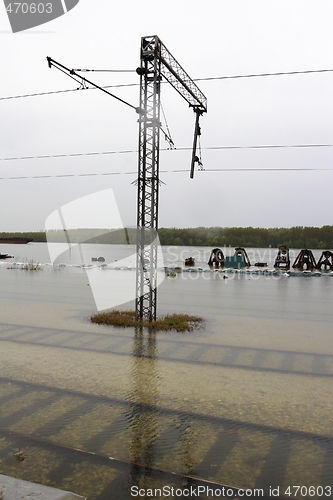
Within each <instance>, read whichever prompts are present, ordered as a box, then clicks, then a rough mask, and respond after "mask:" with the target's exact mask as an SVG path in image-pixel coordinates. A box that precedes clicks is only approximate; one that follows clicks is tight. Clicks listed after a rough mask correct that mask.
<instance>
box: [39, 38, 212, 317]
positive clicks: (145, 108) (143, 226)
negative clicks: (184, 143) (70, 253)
mask: <svg viewBox="0 0 333 500" xmlns="http://www.w3.org/2000/svg"><path fill="white" fill-rule="evenodd" d="M47 62H48V65H49V67H50V68H51V67H52V66H54V67H55V68H57V69H59V70H60V71H62V72H63V73H65V74H67V75H69V76H70V77H71V78H74V80H75V81H77V82H78V83H79V84H80V88H86V85H87V84H88V85H92V86H93V87H95V88H97V89H99V90H101V91H102V92H104V93H106V94H108V95H110V96H111V97H114V98H115V99H117V100H118V101H120V102H122V103H123V104H126V105H127V106H130V107H131V108H133V109H135V111H136V112H137V113H138V114H139V164H138V179H137V185H138V207H137V275H136V317H137V318H138V319H148V320H149V321H152V320H154V319H156V302H157V291H156V288H157V241H158V239H157V230H158V194H159V183H160V180H159V142H160V128H161V123H160V90H161V89H160V87H161V83H162V82H164V81H165V82H168V83H170V85H172V86H173V87H174V88H175V89H176V90H177V92H179V94H180V95H181V96H182V97H183V98H184V99H185V100H186V101H187V102H188V104H189V106H190V107H191V108H193V111H194V112H195V113H196V120H195V128H194V140H193V151H192V161H191V171H190V177H191V178H193V176H194V166H195V162H196V161H199V160H198V157H197V156H196V146H197V139H198V136H199V135H200V127H199V117H200V116H201V115H202V114H203V113H206V112H207V99H206V97H205V96H204V95H203V93H202V92H201V91H200V89H199V88H198V87H197V86H196V84H195V83H194V82H193V80H191V78H190V77H189V76H188V74H187V73H186V71H185V70H184V69H183V68H182V67H181V65H180V64H179V63H178V62H177V61H176V59H175V58H174V57H173V56H172V55H171V54H170V52H169V51H168V49H167V48H166V47H165V45H164V44H163V43H162V42H161V40H160V39H159V38H158V37H157V36H148V37H143V38H142V39H141V65H140V67H139V68H137V73H138V74H139V75H140V106H139V107H138V108H137V107H135V106H133V105H132V104H130V103H128V102H126V101H124V100H123V99H121V98H119V97H117V96H115V95H114V94H111V92H109V91H108V90H106V89H105V88H103V87H100V86H99V85H97V84H96V83H94V82H92V81H90V80H88V79H87V78H84V77H83V76H82V75H80V74H79V71H83V70H74V69H69V68H67V67H66V66H64V65H63V64H60V63H59V62H57V61H55V60H54V59H52V58H51V57H47Z"/></svg>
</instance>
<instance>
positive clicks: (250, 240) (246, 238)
mask: <svg viewBox="0 0 333 500" xmlns="http://www.w3.org/2000/svg"><path fill="white" fill-rule="evenodd" d="M159 237H160V241H161V244H162V245H177V246H178V245H183V246H209V247H224V246H232V247H237V246H239V247H257V248H269V247H273V248H277V247H279V246H280V245H286V246H288V247H289V248H309V249H322V250H328V249H331V248H333V226H323V227H320V228H319V227H303V226H296V227H291V228H269V229H264V228H257V227H244V228H242V227H228V228H223V227H208V228H207V227H197V228H186V229H177V228H161V229H160V230H159Z"/></svg>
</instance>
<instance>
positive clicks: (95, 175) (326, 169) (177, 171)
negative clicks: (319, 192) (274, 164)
mask: <svg viewBox="0 0 333 500" xmlns="http://www.w3.org/2000/svg"><path fill="white" fill-rule="evenodd" d="M295 171H296V172H300V171H301V172H319V171H333V168H207V169H204V170H198V172H295ZM188 172H189V170H188V169H185V168H184V169H176V170H160V173H164V174H178V173H187V174H188ZM137 174H138V172H137V171H136V170H133V171H129V172H99V173H98V172H88V173H85V174H56V175H30V176H25V175H20V176H16V177H0V180H1V181H4V180H22V179H56V178H68V177H102V176H111V175H137Z"/></svg>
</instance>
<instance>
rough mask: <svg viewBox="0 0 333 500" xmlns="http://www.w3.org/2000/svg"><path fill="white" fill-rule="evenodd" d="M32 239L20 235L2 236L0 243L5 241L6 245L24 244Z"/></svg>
mask: <svg viewBox="0 0 333 500" xmlns="http://www.w3.org/2000/svg"><path fill="white" fill-rule="evenodd" d="M30 241H33V239H32V238H22V237H14V238H2V237H0V244H1V243H6V244H8V245H26V244H27V243H30Z"/></svg>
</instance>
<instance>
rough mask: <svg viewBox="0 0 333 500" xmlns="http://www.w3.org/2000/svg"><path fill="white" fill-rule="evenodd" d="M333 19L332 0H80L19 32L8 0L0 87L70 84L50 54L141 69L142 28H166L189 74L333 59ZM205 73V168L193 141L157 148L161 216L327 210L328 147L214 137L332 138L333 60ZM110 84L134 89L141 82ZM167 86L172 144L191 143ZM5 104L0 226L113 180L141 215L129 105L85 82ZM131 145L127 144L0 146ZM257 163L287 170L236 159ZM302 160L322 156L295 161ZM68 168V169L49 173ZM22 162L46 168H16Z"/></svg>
mask: <svg viewBox="0 0 333 500" xmlns="http://www.w3.org/2000/svg"><path fill="white" fill-rule="evenodd" d="M332 20H333V3H332V2H331V0H317V1H316V2H314V1H313V0H312V1H307V0H278V1H271V0H251V1H249V0H233V1H226V0H206V1H205V2H202V1H198V0H181V1H179V0H177V1H176V0H168V1H167V2H166V1H158V0H155V2H149V3H147V2H139V1H138V0H123V1H122V2H114V1H111V0H97V1H96V0H80V2H79V4H78V5H77V6H76V7H75V8H74V9H72V10H71V11H70V12H68V13H67V14H66V15H64V16H62V17H60V18H58V19H56V20H54V21H51V22H49V23H48V24H45V25H42V26H40V27H38V28H35V29H31V30H28V31H26V32H21V33H16V34H12V32H11V30H10V25H9V21H8V18H7V15H6V12H5V8H4V6H3V5H0V54H1V81H0V98H2V97H8V96H18V95H23V94H32V93H43V92H49V91H57V90H64V89H75V88H76V84H75V82H73V81H72V80H71V79H70V78H69V77H67V76H65V75H64V74H62V73H60V72H59V71H57V70H56V69H54V68H53V69H52V70H50V69H49V68H48V66H47V62H46V56H51V57H52V58H54V59H55V60H57V61H59V62H61V63H62V64H64V65H65V66H68V67H70V68H90V69H124V70H125V69H126V70H129V69H130V70H135V68H136V67H137V66H139V63H140V39H141V36H146V35H158V36H159V37H160V38H161V40H162V41H163V42H164V44H165V45H166V47H167V48H168V49H169V50H170V52H171V53H172V54H173V55H174V56H175V58H176V59H177V60H178V61H179V63H180V64H181V65H182V66H183V67H184V69H185V70H186V71H187V72H188V74H189V75H190V76H191V77H192V78H193V79H197V78H209V77H220V76H230V75H245V74H253V73H271V72H289V71H303V70H314V69H333V29H332ZM85 76H87V77H88V78H90V79H92V80H93V81H95V82H96V83H98V84H99V85H117V84H128V83H133V84H135V83H136V84H137V83H138V82H139V77H138V76H137V75H136V73H135V72H133V73H95V74H92V73H90V74H86V75H85ZM197 84H198V86H199V87H200V89H201V90H202V91H203V93H204V94H205V95H206V96H207V99H208V113H207V115H205V116H203V118H202V121H201V127H202V136H201V145H202V148H203V149H202V159H203V163H204V167H205V169H206V171H203V172H196V175H195V178H194V180H190V179H189V173H188V170H189V168H190V157H191V153H190V151H178V150H175V151H165V152H164V151H162V153H161V163H160V168H161V170H162V171H164V170H167V171H170V172H165V173H164V172H163V173H161V180H162V181H163V182H164V183H165V185H164V184H162V186H161V190H160V210H159V214H160V219H159V225H160V227H162V226H164V227H194V226H224V227H230V226H255V227H277V226H279V227H282V226H284V227H290V226H294V225H306V226H309V225H313V226H322V225H325V224H332V223H333V222H332V195H331V191H332V180H333V171H332V168H333V166H332V159H333V147H329V146H326V147H316V148H281V149H231V150H223V149H222V150H212V149H209V148H214V147H222V146H258V145H284V146H288V145H307V144H326V145H329V144H332V145H333V137H332V131H333V72H326V73H317V74H316V73H314V74H301V75H286V76H271V77H265V78H242V79H229V80H207V81H199V82H197ZM114 93H116V94H117V95H119V96H120V97H121V98H123V99H125V100H127V101H129V102H130V103H131V104H133V105H135V106H137V105H138V103H139V88H138V86H131V87H121V88H116V89H114ZM161 99H162V104H163V108H164V111H165V114H166V118H167V122H168V125H169V128H170V132H171V135H172V138H173V140H174V143H175V145H176V147H178V148H186V147H191V145H192V140H193V139H192V137H193V127H194V114H193V112H192V111H191V110H190V109H189V108H188V105H187V103H186V102H185V101H183V100H182V98H181V97H180V96H179V95H178V93H177V92H176V91H175V90H174V89H173V88H171V87H168V86H167V85H164V86H163V88H162V96H161ZM0 110H1V121H0V137H1V140H0V158H1V160H0V177H1V180H0V189H1V214H0V231H25V230H26V231H28V230H43V229H44V225H45V220H46V218H47V217H48V216H49V215H50V214H51V213H52V212H53V211H54V210H56V209H58V208H59V207H61V206H62V205H63V204H66V203H70V202H71V201H73V200H75V199H76V198H79V197H82V196H85V195H88V194H92V193H94V192H96V191H99V190H102V189H107V188H112V189H113V191H114V195H115V198H116V200H117V204H118V207H119V211H120V214H121V217H122V220H123V223H124V224H125V225H131V226H133V225H135V222H136V198H137V193H136V187H135V186H134V185H132V184H131V183H132V182H133V181H135V179H136V175H135V173H128V172H136V170H137V153H136V152H135V151H136V150H137V143H138V123H137V115H136V113H135V112H134V111H133V110H132V109H131V108H128V107H127V106H125V105H123V104H122V103H120V102H118V101H116V100H114V99H112V98H111V97H108V96H106V95H105V94H103V93H102V92H100V91H98V90H80V91H76V92H68V93H59V94H53V95H46V96H37V97H26V98H19V99H6V100H0ZM161 147H162V148H166V147H167V144H166V143H165V142H164V139H163V138H162V139H161ZM206 148H208V149H206ZM124 150H126V151H133V152H132V153H122V154H116V153H115V154H110V155H98V156H77V157H62V158H50V159H31V160H30V159H29V160H10V161H9V160H4V159H5V158H8V157H11V158H12V157H14V158H19V157H24V156H40V155H58V154H72V153H89V152H106V151H114V152H119V151H124ZM253 168H256V169H280V168H281V169H288V170H290V171H286V170H282V171H276V170H271V171H269V170H263V171H262V172H261V171H253V170H250V171H248V172H246V171H245V172H244V171H242V170H239V169H253ZM301 168H307V169H315V170H308V171H297V170H292V169H301ZM214 169H231V171H227V172H223V171H218V172H213V171H211V170H214ZM321 169H322V170H321ZM323 169H328V170H323ZM172 170H184V172H180V173H175V172H172ZM112 172H114V173H117V175H108V176H106V175H104V176H102V175H96V176H85V177H82V176H80V174H85V173H93V174H102V173H112ZM63 174H72V175H73V177H54V176H59V175H63ZM22 176H23V177H33V176H47V177H45V178H40V179H9V178H13V177H22ZM92 210H93V207H92ZM101 225H102V222H101Z"/></svg>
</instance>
